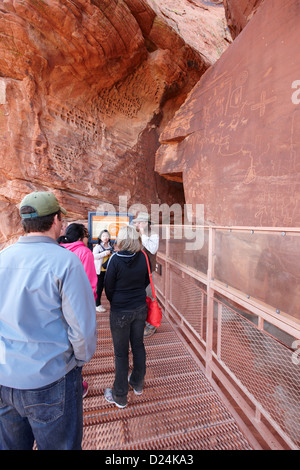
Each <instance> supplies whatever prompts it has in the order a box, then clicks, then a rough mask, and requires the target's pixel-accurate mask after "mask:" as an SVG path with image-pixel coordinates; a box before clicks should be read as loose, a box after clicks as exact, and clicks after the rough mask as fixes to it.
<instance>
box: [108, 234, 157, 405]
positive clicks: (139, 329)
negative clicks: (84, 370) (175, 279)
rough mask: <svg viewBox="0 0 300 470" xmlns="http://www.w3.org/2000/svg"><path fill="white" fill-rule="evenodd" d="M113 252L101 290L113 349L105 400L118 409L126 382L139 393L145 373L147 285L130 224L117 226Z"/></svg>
mask: <svg viewBox="0 0 300 470" xmlns="http://www.w3.org/2000/svg"><path fill="white" fill-rule="evenodd" d="M116 245H117V250H118V251H117V252H116V253H115V254H114V255H113V256H112V257H111V258H110V260H109V263H108V266H107V271H106V276H105V293H106V297H107V298H108V300H109V302H110V308H111V310H110V329H111V334H112V338H113V344H114V352H115V381H114V384H113V388H112V389H111V388H106V389H105V392H104V396H105V398H106V400H107V401H109V402H110V403H114V404H115V405H117V406H118V407H119V408H125V406H126V405H127V393H128V383H129V385H130V386H131V387H132V388H133V390H134V392H135V394H137V395H140V394H141V393H142V392H143V385H144V377H145V374H146V352H145V346H144V326H145V320H146V318H147V304H146V290H145V289H146V287H147V285H148V284H149V282H150V281H149V275H148V268H147V262H146V258H145V255H144V253H142V252H141V246H142V245H141V241H140V237H139V234H138V233H137V231H136V230H135V228H134V227H132V226H124V227H121V229H120V231H119V234H118V237H117V241H116ZM129 342H130V344H131V350H132V354H133V370H132V373H131V374H130V376H129V377H128V370H129V357H128V351H129Z"/></svg>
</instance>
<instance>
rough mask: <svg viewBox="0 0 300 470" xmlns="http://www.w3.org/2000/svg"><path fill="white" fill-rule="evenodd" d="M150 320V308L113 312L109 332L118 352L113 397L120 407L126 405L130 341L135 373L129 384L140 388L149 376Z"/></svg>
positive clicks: (133, 371) (116, 353)
mask: <svg viewBox="0 0 300 470" xmlns="http://www.w3.org/2000/svg"><path fill="white" fill-rule="evenodd" d="M146 318H147V305H146V304H145V305H142V306H141V307H138V308H136V309H134V310H123V311H121V312H119V311H118V312H113V311H111V312H110V330H111V334H112V339H113V344H114V351H115V381H114V385H113V392H112V393H113V398H114V399H115V400H116V401H117V402H118V403H119V404H121V405H126V403H127V393H128V369H129V342H130V344H131V350H132V355H133V370H132V373H131V377H130V384H131V385H132V386H133V387H134V388H136V389H141V388H142V387H143V384H144V377H145V374H146V351H145V346H144V328H145V320H146Z"/></svg>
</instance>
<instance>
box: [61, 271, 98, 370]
mask: <svg viewBox="0 0 300 470" xmlns="http://www.w3.org/2000/svg"><path fill="white" fill-rule="evenodd" d="M61 298H62V313H63V316H64V318H65V320H66V322H67V324H68V337H69V341H70V343H71V345H72V347H73V350H74V355H75V358H76V361H77V364H78V366H79V367H81V366H83V365H84V364H85V363H86V362H88V361H89V360H90V359H91V358H92V356H93V354H94V352H95V350H96V345H97V324H96V309H95V298H94V295H93V290H92V287H91V284H90V282H89V279H88V277H87V275H86V273H85V270H84V267H83V265H82V264H81V262H80V264H77V265H76V266H75V267H73V268H71V269H69V270H68V271H67V272H66V274H65V276H64V279H63V280H62V286H61Z"/></svg>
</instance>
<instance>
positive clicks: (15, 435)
mask: <svg viewBox="0 0 300 470" xmlns="http://www.w3.org/2000/svg"><path fill="white" fill-rule="evenodd" d="M82 390H83V387H82V376H81V368H79V367H75V368H74V369H72V370H71V371H70V372H69V373H68V374H67V375H66V376H64V377H62V378H61V379H59V380H57V381H56V382H53V383H52V384H50V385H47V386H45V387H42V388H38V389H33V390H19V389H15V388H10V387H4V386H2V385H0V450H31V449H32V448H33V444H34V440H35V441H36V444H37V447H38V449H39V450H80V449H81V441H82V434H83V410H82Z"/></svg>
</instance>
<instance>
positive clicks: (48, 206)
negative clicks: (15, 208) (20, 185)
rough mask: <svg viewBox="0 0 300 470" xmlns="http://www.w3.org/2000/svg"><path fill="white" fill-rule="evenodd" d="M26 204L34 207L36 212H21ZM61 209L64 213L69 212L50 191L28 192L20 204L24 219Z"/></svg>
mask: <svg viewBox="0 0 300 470" xmlns="http://www.w3.org/2000/svg"><path fill="white" fill-rule="evenodd" d="M24 206H30V207H32V208H33V209H34V210H35V212H32V213H31V214H21V209H22V207H24ZM59 210H60V211H61V212H62V213H63V214H65V215H66V214H67V211H66V209H64V208H63V207H61V206H60V205H59V202H58V200H57V199H56V197H55V196H54V194H53V193H49V192H48V191H34V192H33V193H30V194H27V196H25V197H24V199H23V200H22V202H21V204H20V209H19V211H20V216H21V218H22V219H30V218H32V217H42V216H44V215H50V214H54V213H55V212H58V211H59Z"/></svg>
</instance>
